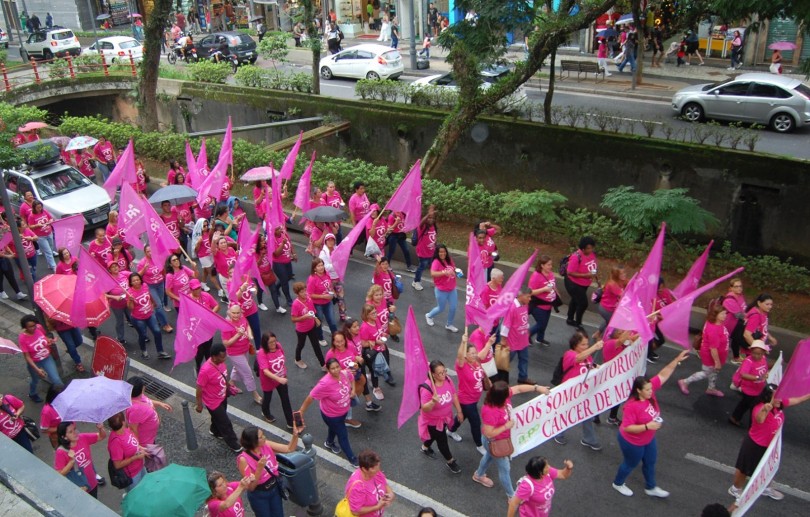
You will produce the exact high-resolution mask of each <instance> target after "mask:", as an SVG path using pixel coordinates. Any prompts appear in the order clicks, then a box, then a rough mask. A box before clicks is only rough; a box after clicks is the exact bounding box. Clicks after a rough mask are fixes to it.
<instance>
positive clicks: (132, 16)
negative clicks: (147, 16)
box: [129, 13, 142, 18]
mask: <svg viewBox="0 0 810 517" xmlns="http://www.w3.org/2000/svg"><path fill="white" fill-rule="evenodd" d="M129 17H130V18H142V16H141V15H140V14H138V13H132V14H130V15H129Z"/></svg>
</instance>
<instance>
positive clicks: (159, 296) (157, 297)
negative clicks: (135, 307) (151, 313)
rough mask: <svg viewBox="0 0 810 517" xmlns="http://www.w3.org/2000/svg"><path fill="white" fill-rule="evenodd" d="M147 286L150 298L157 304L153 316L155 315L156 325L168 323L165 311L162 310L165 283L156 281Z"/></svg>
mask: <svg viewBox="0 0 810 517" xmlns="http://www.w3.org/2000/svg"><path fill="white" fill-rule="evenodd" d="M147 287H149V294H151V295H152V300H153V301H154V302H155V305H156V306H157V307H156V308H155V316H156V317H157V322H158V325H160V326H161V327H163V326H165V325H167V324H168V323H169V320H168V319H167V318H166V313H165V312H164V311H163V305H164V300H165V299H166V284H164V283H163V282H158V283H157V284H147Z"/></svg>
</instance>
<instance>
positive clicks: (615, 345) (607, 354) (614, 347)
mask: <svg viewBox="0 0 810 517" xmlns="http://www.w3.org/2000/svg"><path fill="white" fill-rule="evenodd" d="M604 345H605V346H604V347H603V348H602V357H604V358H605V362H607V361H610V360H611V359H613V358H614V357H616V356H617V355H619V354H621V353H622V352H624V347H625V346H626V345H625V344H624V341H619V340H618V339H606V340H605V341H604Z"/></svg>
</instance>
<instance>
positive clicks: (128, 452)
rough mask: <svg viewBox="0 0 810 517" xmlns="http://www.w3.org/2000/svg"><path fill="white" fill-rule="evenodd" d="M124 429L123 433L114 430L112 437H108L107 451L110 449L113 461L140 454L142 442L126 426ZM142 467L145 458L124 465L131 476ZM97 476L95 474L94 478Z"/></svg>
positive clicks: (125, 470) (135, 474)
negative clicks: (139, 449)
mask: <svg viewBox="0 0 810 517" xmlns="http://www.w3.org/2000/svg"><path fill="white" fill-rule="evenodd" d="M123 431H124V432H123V433H122V434H118V433H117V432H115V431H113V432H111V433H110V437H109V438H107V451H109V453H110V459H111V460H113V461H121V460H124V459H127V458H131V457H132V456H135V455H136V454H138V448H139V447H140V446H141V442H139V441H138V438H137V437H136V436H135V433H133V432H132V431H131V430H129V429H127V428H126V427H125V428H123ZM141 469H143V459H139V460H135V461H133V462H132V463H130V464H129V465H127V466H126V467H124V472H126V473H127V475H128V476H129V477H135V476H137V475H138V473H139V472H140V471H141ZM95 477H96V476H95V474H94V475H93V478H95Z"/></svg>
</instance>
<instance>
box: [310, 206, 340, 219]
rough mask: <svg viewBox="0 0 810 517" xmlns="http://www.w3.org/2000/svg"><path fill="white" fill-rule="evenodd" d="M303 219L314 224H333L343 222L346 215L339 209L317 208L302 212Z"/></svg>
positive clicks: (329, 207)
mask: <svg viewBox="0 0 810 517" xmlns="http://www.w3.org/2000/svg"><path fill="white" fill-rule="evenodd" d="M304 217H305V218H306V219H309V220H310V221H312V222H314V223H334V222H335V221H345V220H346V218H347V217H348V215H347V214H346V212H344V211H343V210H341V209H339V208H334V207H331V206H319V207H317V208H313V209H312V210H307V211H306V212H304Z"/></svg>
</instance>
